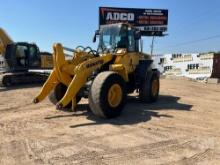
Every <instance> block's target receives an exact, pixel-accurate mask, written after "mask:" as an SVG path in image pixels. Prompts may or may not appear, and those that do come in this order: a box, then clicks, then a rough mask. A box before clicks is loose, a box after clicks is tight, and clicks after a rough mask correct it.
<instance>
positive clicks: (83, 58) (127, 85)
mask: <svg viewBox="0 0 220 165" xmlns="http://www.w3.org/2000/svg"><path fill="white" fill-rule="evenodd" d="M97 36H98V37H99V44H98V49H97V51H96V50H93V49H91V48H90V47H86V48H84V47H82V46H79V47H77V48H76V49H75V50H74V49H69V48H68V49H67V48H65V47H63V46H62V45H61V44H55V45H54V47H53V48H54V54H53V59H54V69H53V72H52V73H51V75H50V76H49V78H48V80H47V81H46V83H45V84H44V86H43V88H42V90H41V91H40V93H39V94H38V95H37V97H36V98H35V99H34V103H38V102H40V101H42V100H43V99H44V98H45V97H46V96H47V95H50V97H49V98H50V100H51V101H52V102H53V103H55V104H56V107H57V109H63V108H69V107H71V106H72V108H75V107H76V104H77V103H78V102H79V100H80V99H81V97H84V98H88V99H89V107H90V109H91V110H92V112H93V113H94V114H95V115H97V116H100V117H104V118H113V117H116V116H118V115H120V113H121V111H122V109H123V108H124V106H125V104H126V97H127V94H128V93H133V92H134V91H135V90H136V91H137V92H138V94H139V98H140V100H141V101H142V102H154V101H156V100H157V98H158V94H159V72H158V71H157V70H156V69H153V68H152V65H151V64H152V60H151V57H150V56H149V55H147V54H144V53H142V52H139V40H140V38H141V33H140V32H139V31H138V30H137V29H135V28H134V27H132V26H130V25H128V24H121V23H120V24H111V25H105V26H102V27H101V28H100V29H99V30H98V31H96V33H95V36H94V39H93V40H94V41H96V37H97ZM64 50H72V51H73V52H74V54H73V58H72V60H65V57H64Z"/></svg>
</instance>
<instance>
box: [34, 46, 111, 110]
mask: <svg viewBox="0 0 220 165" xmlns="http://www.w3.org/2000/svg"><path fill="white" fill-rule="evenodd" d="M53 49H54V53H53V60H54V69H53V71H52V72H51V74H50V76H49V78H48V79H47V81H46V82H45V84H44V86H43V88H42V90H41V91H40V93H39V94H38V96H37V97H36V98H35V99H34V103H38V102H40V101H42V100H43V99H44V98H45V97H46V96H47V95H49V93H50V92H51V91H52V90H53V89H54V88H55V87H56V85H57V84H59V83H62V84H64V85H65V86H67V90H66V93H65V95H64V96H63V98H62V99H61V100H60V101H59V102H58V103H57V108H58V109H61V108H63V107H65V106H66V105H67V104H69V103H70V102H71V101H72V108H74V107H75V106H76V95H77V93H78V92H79V90H80V89H81V88H82V87H83V86H84V85H85V83H86V82H87V80H88V78H89V77H90V76H91V74H92V73H93V72H94V71H95V70H97V69H98V68H100V67H101V66H103V65H104V64H106V63H107V62H109V61H111V60H112V58H113V56H112V55H103V56H101V57H94V56H93V55H90V54H88V53H86V52H79V53H77V52H76V53H75V56H74V57H73V60H72V61H67V60H65V56H64V52H63V47H62V45H61V44H55V45H54V47H53Z"/></svg>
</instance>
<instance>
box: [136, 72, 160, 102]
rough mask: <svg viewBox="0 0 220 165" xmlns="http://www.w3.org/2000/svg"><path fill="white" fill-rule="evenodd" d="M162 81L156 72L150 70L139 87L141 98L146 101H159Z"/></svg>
mask: <svg viewBox="0 0 220 165" xmlns="http://www.w3.org/2000/svg"><path fill="white" fill-rule="evenodd" d="M159 88H160V81H159V76H158V75H157V73H156V72H153V71H148V72H147V73H146V76H145V78H144V79H143V80H141V86H140V89H139V98H140V100H141V101H142V102H144V103H152V102H155V101H157V99H158V96H159V90H160V89H159Z"/></svg>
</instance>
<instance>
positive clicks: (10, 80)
mask: <svg viewBox="0 0 220 165" xmlns="http://www.w3.org/2000/svg"><path fill="white" fill-rule="evenodd" d="M46 79H47V75H44V74H38V73H29V72H17V73H3V74H1V75H0V87H10V86H14V85H20V84H29V83H31V84H34V83H44V82H45V81H46Z"/></svg>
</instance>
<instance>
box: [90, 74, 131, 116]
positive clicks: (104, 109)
mask: <svg viewBox="0 0 220 165" xmlns="http://www.w3.org/2000/svg"><path fill="white" fill-rule="evenodd" d="M113 84H118V85H119V86H120V87H121V90H122V98H121V102H120V103H119V104H118V106H116V107H112V106H111V105H110V104H109V103H108V91H109V89H110V87H111V86H112V85H113ZM126 97H127V92H126V83H125V81H124V79H123V78H122V77H121V76H120V75H119V74H118V73H116V72H112V71H105V72H101V73H100V74H98V75H97V76H96V78H95V80H94V81H93V83H92V85H91V88H90V92H89V107H90V109H91V111H92V112H93V113H94V114H95V115H96V116H99V117H103V118H114V117H117V116H119V115H120V113H121V111H122V109H123V108H124V105H125V103H126Z"/></svg>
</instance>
